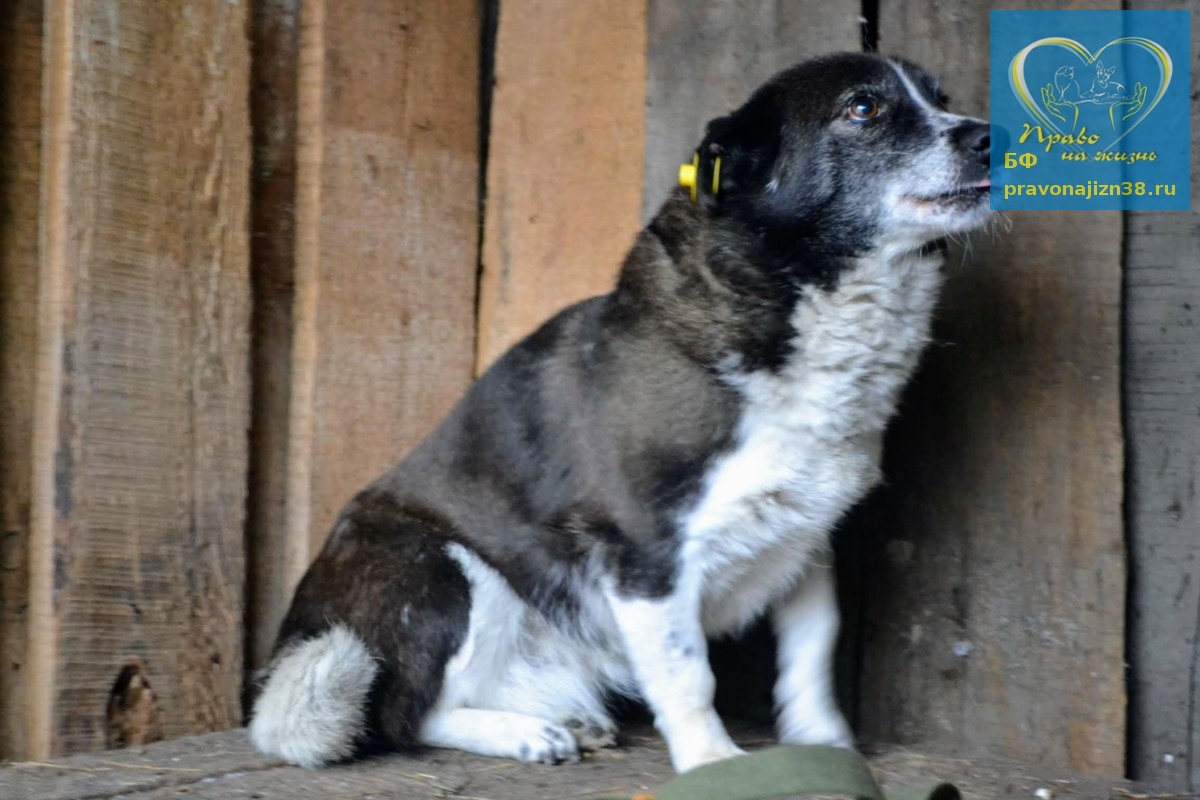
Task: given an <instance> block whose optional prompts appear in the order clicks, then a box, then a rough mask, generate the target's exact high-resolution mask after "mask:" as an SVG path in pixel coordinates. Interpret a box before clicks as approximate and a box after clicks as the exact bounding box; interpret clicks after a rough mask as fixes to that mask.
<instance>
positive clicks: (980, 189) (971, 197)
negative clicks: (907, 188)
mask: <svg viewBox="0 0 1200 800" xmlns="http://www.w3.org/2000/svg"><path fill="white" fill-rule="evenodd" d="M991 188H992V182H991V180H990V179H988V178H984V179H983V180H981V181H976V182H975V183H969V184H964V185H962V186H957V187H955V188H954V189H951V190H950V191H948V192H942V193H941V194H935V195H927V196H914V197H912V198H911V199H913V200H915V201H916V202H918V203H931V204H937V205H951V204H953V205H961V204H964V203H973V202H978V201H979V200H980V199H982V198H986V197H988V195H989V194H990V193H991Z"/></svg>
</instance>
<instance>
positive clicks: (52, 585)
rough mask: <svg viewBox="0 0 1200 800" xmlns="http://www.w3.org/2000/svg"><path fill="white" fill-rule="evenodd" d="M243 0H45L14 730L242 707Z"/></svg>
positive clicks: (214, 714) (219, 716)
mask: <svg viewBox="0 0 1200 800" xmlns="http://www.w3.org/2000/svg"><path fill="white" fill-rule="evenodd" d="M245 10H246V4H245V3H238V2H231V3H208V2H200V1H199V0H180V2H177V3H173V4H171V5H170V6H169V7H164V6H163V5H162V4H160V3H157V2H153V1H152V0H129V1H128V2H121V3H119V4H118V3H113V2H104V1H103V0H48V1H47V2H46V3H45V17H44V26H45V27H44V30H45V37H46V38H45V44H44V48H45V49H44V61H43V63H44V66H45V73H44V92H45V94H44V101H43V102H44V106H43V109H44V118H43V121H42V124H43V126H44V133H43V137H42V142H43V148H44V149H43V153H42V178H41V186H42V189H41V215H42V219H41V230H42V238H41V243H40V263H41V269H40V275H39V289H38V291H39V297H38V332H37V333H38V340H37V354H36V361H35V367H36V387H35V405H34V420H33V439H32V453H31V463H32V478H31V486H32V506H31V532H30V580H29V592H30V597H29V603H30V608H29V617H30V627H29V633H30V635H29V642H28V647H29V657H28V660H27V662H26V667H25V668H26V669H28V670H29V677H28V684H27V687H26V717H25V722H26V728H25V733H26V737H27V739H26V746H25V749H26V752H27V753H28V754H29V756H31V757H34V758H44V757H46V756H48V755H50V754H52V753H61V752H77V751H80V750H89V749H99V748H100V747H102V746H103V745H104V743H105V733H106V721H105V713H106V704H107V702H108V699H109V691H110V689H111V688H112V686H113V683H114V680H115V679H116V677H117V675H118V673H119V672H120V671H121V670H122V668H123V667H124V666H125V665H126V664H127V663H128V662H130V661H131V660H132V659H138V660H140V662H141V664H142V666H143V668H144V670H145V673H146V674H147V675H148V677H149V680H150V682H151V684H152V686H153V688H154V689H155V690H156V692H157V699H158V709H157V715H158V717H159V721H160V723H161V725H162V727H163V730H164V731H165V733H166V734H167V735H169V736H179V735H183V734H187V733H195V732H200V731H209V730H218V729H223V728H228V727H230V726H232V725H236V724H237V723H238V722H239V720H240V709H239V703H238V684H239V680H240V675H241V666H242V630H241V620H242V587H243V583H244V561H243V547H242V522H243V515H244V498H245V485H246V435H245V432H246V426H247V418H248V413H247V412H248V362H247V356H248V350H249V346H248V336H247V330H248V314H249V291H248V280H247V278H248V254H247V253H248V248H247V236H246V232H247V220H246V208H247V194H248V192H247V184H248V175H249V150H250V147H249V138H250V137H249V124H248V120H247V98H246V93H247V86H248V75H249V52H248V48H247V45H246V37H245V22H246V18H245Z"/></svg>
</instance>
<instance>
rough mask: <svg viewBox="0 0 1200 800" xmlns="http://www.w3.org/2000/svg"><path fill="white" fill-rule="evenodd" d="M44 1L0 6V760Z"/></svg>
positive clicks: (5, 721)
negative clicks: (0, 178) (1, 178)
mask: <svg viewBox="0 0 1200 800" xmlns="http://www.w3.org/2000/svg"><path fill="white" fill-rule="evenodd" d="M41 67H42V2H41V0H14V1H13V2H9V3H6V4H4V5H3V7H0V175H3V176H4V180H3V181H0V760H2V759H6V758H22V757H24V756H25V754H26V746H25V713H24V712H25V705H24V704H25V682H26V678H27V675H28V674H29V671H28V669H27V665H26V663H25V628H26V626H27V625H28V620H27V618H26V611H27V609H28V596H29V570H28V558H27V552H28V544H29V504H30V496H31V487H30V477H31V473H30V470H29V459H30V455H31V448H32V444H33V438H32V435H33V381H34V371H33V365H34V360H35V350H36V347H37V274H38V273H37V266H38V247H37V242H38V180H39V176H40V173H41V98H42V86H41V82H42V70H41Z"/></svg>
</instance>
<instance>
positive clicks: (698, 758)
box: [671, 740, 746, 773]
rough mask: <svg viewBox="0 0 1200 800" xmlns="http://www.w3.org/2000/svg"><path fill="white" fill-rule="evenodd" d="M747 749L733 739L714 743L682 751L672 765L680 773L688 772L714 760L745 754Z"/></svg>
mask: <svg viewBox="0 0 1200 800" xmlns="http://www.w3.org/2000/svg"><path fill="white" fill-rule="evenodd" d="M744 755H746V751H745V750H743V749H742V748H740V747H738V746H737V745H736V744H734V743H733V742H731V741H728V740H727V741H725V742H719V743H716V742H715V743H713V744H711V745H709V746H707V747H704V748H701V749H697V750H691V751H688V752H686V753H681V754H679V755H678V756H674V757H672V759H671V763H672V766H673V767H675V771H676V772H679V773H684V772H687V771H688V770H692V769H695V768H696V767H700V766H703V765H705V764H711V763H712V762H714V761H723V760H725V759H727V758H733V757H735V756H744Z"/></svg>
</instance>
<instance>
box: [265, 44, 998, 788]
mask: <svg viewBox="0 0 1200 800" xmlns="http://www.w3.org/2000/svg"><path fill="white" fill-rule="evenodd" d="M946 102H947V101H946V98H945V96H944V95H943V94H942V92H941V90H940V89H939V88H938V84H937V82H936V80H935V79H934V78H933V77H931V76H930V75H929V74H928V73H926V72H925V71H923V70H921V69H920V68H918V67H916V66H915V65H913V64H910V63H907V62H904V61H899V60H889V59H886V58H883V57H880V56H877V55H870V54H861V53H858V54H840V55H831V56H825V57H821V58H816V59H813V60H810V61H806V62H802V63H801V64H799V65H797V66H795V67H793V68H791V69H789V70H787V71H784V72H782V73H780V74H779V75H777V76H775V77H774V78H772V79H771V80H770V81H768V82H767V83H766V84H765V85H763V86H762V87H761V88H759V89H758V90H757V91H756V92H755V93H754V94H753V95H752V96H751V97H750V98H749V100H748V101H747V102H746V103H745V105H743V106H742V107H740V108H738V109H737V110H735V111H733V112H732V113H730V114H728V115H727V116H723V117H720V118H718V119H715V120H713V121H712V122H710V123H709V124H708V126H707V132H706V134H705V136H704V138H703V141H702V142H701V143H700V145H699V147H698V149H697V151H696V159H695V168H696V180H695V191H694V196H693V193H692V192H690V191H689V190H688V189H687V188H678V189H677V190H676V191H675V192H674V194H673V195H671V196H670V197H669V198H668V199H667V200H666V202H665V203H664V205H663V206H662V207H661V209H660V210H659V211H658V213H657V214H656V215H655V216H654V218H653V220H651V221H650V223H649V224H648V225H647V226H646V227H645V228H644V229H643V230H642V231H641V232H640V233H639V234H638V235H637V238H636V240H635V242H634V243H633V246H632V249H631V250H630V251H629V254H628V256H627V258H626V260H625V262H624V264H623V267H622V269H621V271H620V275H619V278H618V280H617V283H616V286H615V288H614V289H613V290H612V291H611V292H610V293H609V294H607V295H604V296H601V297H596V298H592V299H590V300H585V301H583V302H581V303H577V304H575V305H572V306H570V307H568V308H567V309H565V310H564V311H562V312H560V313H559V314H558V315H557V316H555V317H553V318H552V319H550V320H549V321H548V322H546V323H545V324H544V325H542V327H541V328H539V329H538V330H537V331H536V332H534V333H533V334H531V335H530V336H529V337H528V338H526V339H525V340H524V341H522V342H520V343H519V344H517V345H516V346H515V347H513V348H512V349H511V350H509V351H508V352H507V353H506V354H504V355H503V356H502V357H501V358H500V359H499V360H498V361H497V362H496V363H495V364H494V365H493V366H492V367H491V368H490V369H489V370H487V372H486V373H485V374H484V375H483V376H482V377H480V378H479V379H478V380H477V381H476V382H475V384H474V385H473V387H472V388H471V389H470V390H469V392H468V393H467V394H466V395H465V397H464V398H463V399H462V400H461V401H460V402H459V403H458V404H457V405H456V406H455V407H454V409H453V410H452V411H451V412H450V414H449V416H448V417H447V418H446V419H445V420H444V422H443V423H442V424H441V425H440V426H439V427H438V428H437V429H436V430H435V431H434V432H433V433H432V434H430V435H429V437H428V438H426V439H425V440H424V441H423V442H421V443H420V444H418V445H417V446H416V447H415V448H414V449H413V450H412V452H411V453H410V454H409V455H408V456H407V457H406V458H404V459H403V460H402V461H400V463H398V464H396V465H395V466H393V467H392V468H391V469H389V470H388V471H387V472H385V473H384V474H383V475H382V476H380V477H379V478H378V479H377V480H375V481H374V482H373V483H371V484H370V485H369V486H367V487H366V488H365V489H363V490H362V491H361V492H360V493H359V494H358V495H357V496H356V497H354V498H353V499H352V500H351V501H350V503H349V504H348V505H347V506H346V507H345V509H344V510H343V511H342V512H341V514H340V516H339V517H338V519H337V520H336V522H335V524H334V525H333V528H332V531H331V533H330V536H329V539H328V541H327V542H326V544H325V546H324V548H323V549H322V550H321V552H320V554H319V555H318V557H317V559H316V561H315V562H314V563H313V564H312V566H311V567H310V568H309V570H308V572H307V573H306V575H305V576H304V578H303V580H302V581H301V582H300V584H299V586H298V588H297V589H296V593H295V597H294V599H293V601H292V605H291V607H290V610H289V611H288V613H287V616H286V618H285V620H284V622H283V624H282V626H281V630H280V633H279V639H278V642H277V645H276V651H275V654H274V656H273V659H272V661H271V664H270V666H269V668H268V671H267V673H266V677H265V680H264V681H263V682H262V685H261V692H260V694H259V696H258V698H257V701H256V702H255V704H254V707H253V715H252V720H251V722H250V734H251V738H252V740H253V742H254V743H255V745H256V746H257V747H258V748H259V749H261V750H262V751H264V752H266V753H269V754H272V755H275V756H278V757H281V758H283V759H285V760H287V761H289V762H292V763H295V764H299V765H302V766H307V767H315V766H319V765H323V764H327V763H330V762H333V761H337V760H340V759H345V758H347V757H351V756H354V755H355V754H358V753H361V752H364V749H366V750H370V749H372V748H378V747H382V748H386V749H399V748H408V747H412V746H432V747H443V748H458V749H461V750H466V751H470V752H473V753H478V754H482V755H487V756H499V757H508V758H515V759H520V760H523V761H533V762H544V763H558V762H562V761H572V760H576V759H578V758H579V755H580V752H581V751H587V750H591V749H594V748H597V747H602V746H606V745H610V744H612V743H613V742H614V740H615V735H616V727H615V725H614V722H613V719H612V717H611V715H610V712H609V709H608V707H607V705H606V700H607V699H610V698H612V697H613V696H617V695H629V696H634V697H637V698H641V699H643V700H644V701H645V702H646V704H647V706H648V708H649V710H650V711H651V712H652V713H653V715H654V721H655V725H656V727H657V729H658V730H659V731H660V732H661V734H662V736H663V737H664V739H665V740H666V744H667V747H668V749H669V751H670V756H671V760H672V764H673V766H674V768H675V769H676V770H677V771H678V772H685V771H687V770H690V769H692V768H694V767H696V766H698V765H701V764H705V763H708V762H711V761H715V760H718V759H723V758H727V757H731V756H735V755H738V754H739V753H741V752H742V751H741V750H740V749H739V748H738V747H737V746H736V745H735V744H734V742H733V741H732V740H731V739H730V737H729V735H728V734H727V733H726V730H725V728H724V727H723V725H722V722H721V720H720V719H719V717H718V715H717V714H716V712H715V711H714V710H713V695H714V678H713V675H712V672H711V670H710V668H709V664H708V660H707V644H706V638H707V637H712V636H719V635H724V634H731V633H736V632H738V631H739V630H741V629H743V628H745V627H746V626H747V625H748V624H749V623H751V622H752V621H754V620H755V619H757V618H759V617H761V616H763V615H769V617H770V620H771V622H772V624H773V627H774V630H775V632H776V634H777V636H778V653H779V655H778V670H779V677H778V683H777V685H776V687H775V692H774V694H775V700H776V701H777V704H778V709H779V712H778V713H779V718H778V731H779V737H780V739H781V740H782V741H784V742H789V743H830V744H834V745H840V746H845V747H852V746H853V744H854V741H853V736H852V733H851V730H850V728H849V726H848V725H847V723H846V721H845V719H844V718H843V716H842V714H841V713H840V712H839V710H838V707H837V704H836V702H835V700H834V695H833V690H832V685H831V684H832V676H831V657H832V654H833V649H834V640H835V638H836V635H837V631H838V624H839V622H838V609H837V605H836V602H835V597H834V579H833V576H832V570H831V561H830V556H829V544H830V535H831V532H832V531H833V529H834V527H835V526H836V524H837V523H838V521H839V519H840V518H841V517H842V516H843V514H844V513H845V512H846V511H847V510H848V509H849V508H850V507H851V506H853V505H854V504H855V503H856V502H858V501H859V500H860V499H861V498H862V497H863V496H864V495H865V494H866V492H867V491H868V490H869V489H870V488H871V487H872V486H873V485H874V484H876V483H877V482H878V481H879V480H880V455H881V449H882V442H883V434H884V428H885V426H886V425H887V423H888V420H889V418H891V417H892V415H893V413H894V411H895V408H896V402H897V396H898V394H899V392H900V390H901V388H902V387H903V386H904V385H905V383H906V381H907V379H908V377H909V375H910V373H911V372H912V371H913V368H914V366H915V364H916V363H917V359H918V356H919V355H920V353H921V351H922V349H923V347H924V346H925V344H926V343H927V341H928V340H929V337H930V333H929V329H930V316H931V312H932V309H933V307H934V304H935V301H936V298H937V295H938V290H939V286H940V284H941V282H942V269H941V267H942V252H943V247H941V246H940V244H939V243H940V242H941V241H942V240H943V239H944V238H945V237H947V236H950V235H954V234H956V233H963V232H967V231H969V230H971V229H974V228H977V227H979V226H981V225H983V224H985V222H986V221H987V220H988V218H989V214H990V211H989V202H988V186H989V183H988V166H989V135H988V125H987V124H986V123H985V122H983V121H981V120H977V119H971V118H967V117H963V116H958V115H955V114H952V113H950V112H949V111H947V110H946Z"/></svg>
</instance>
